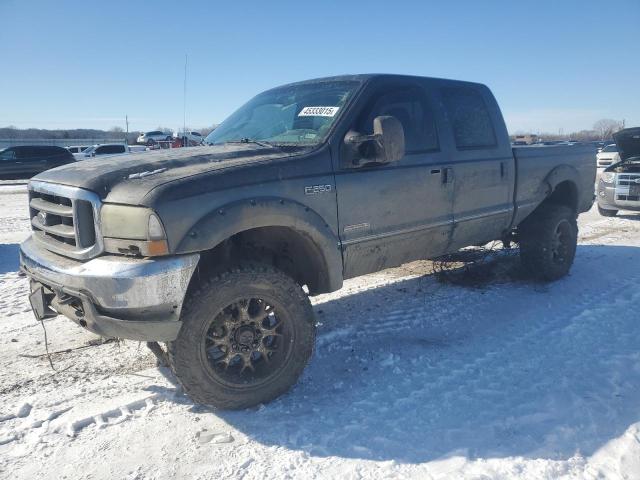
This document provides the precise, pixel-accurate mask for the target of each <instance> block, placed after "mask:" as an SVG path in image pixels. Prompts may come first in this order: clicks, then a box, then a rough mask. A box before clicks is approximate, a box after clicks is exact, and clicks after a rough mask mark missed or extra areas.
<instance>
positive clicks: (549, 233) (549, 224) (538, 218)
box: [518, 204, 578, 281]
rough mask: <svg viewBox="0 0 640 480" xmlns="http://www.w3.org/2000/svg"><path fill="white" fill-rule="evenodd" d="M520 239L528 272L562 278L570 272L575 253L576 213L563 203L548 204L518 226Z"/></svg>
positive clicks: (542, 277)
mask: <svg viewBox="0 0 640 480" xmlns="http://www.w3.org/2000/svg"><path fill="white" fill-rule="evenodd" d="M559 232H561V233H559ZM560 237H561V238H560ZM518 240H519V242H520V258H521V260H522V265H523V267H524V268H525V271H526V272H527V274H528V275H529V276H531V277H532V278H534V279H536V280H542V281H552V280H557V279H559V278H562V277H564V276H565V275H567V274H568V273H569V270H570V269H571V265H572V264H573V259H574V257H575V253H576V246H577V243H578V224H577V221H576V214H575V212H574V211H573V210H572V209H571V208H569V207H566V206H563V205H553V204H551V205H548V206H545V207H543V208H542V209H541V210H540V211H538V212H534V213H532V214H531V215H530V216H529V217H528V218H527V219H525V221H524V222H522V224H521V225H520V226H519V227H518ZM558 243H560V247H558ZM559 248H560V249H561V250H560V251H559V250H558V249H559Z"/></svg>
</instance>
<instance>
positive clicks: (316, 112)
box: [298, 107, 340, 117]
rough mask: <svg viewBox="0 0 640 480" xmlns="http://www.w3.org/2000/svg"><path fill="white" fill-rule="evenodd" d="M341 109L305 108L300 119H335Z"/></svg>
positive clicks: (301, 111)
mask: <svg viewBox="0 0 640 480" xmlns="http://www.w3.org/2000/svg"><path fill="white" fill-rule="evenodd" d="M339 109H340V107H304V108H303V109H302V110H300V113H299V114H298V116H299V117H335V115H336V113H338V110H339Z"/></svg>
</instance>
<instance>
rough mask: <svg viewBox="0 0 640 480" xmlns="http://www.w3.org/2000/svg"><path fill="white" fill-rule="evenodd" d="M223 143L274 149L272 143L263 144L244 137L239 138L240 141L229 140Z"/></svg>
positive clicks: (274, 146)
mask: <svg viewBox="0 0 640 480" xmlns="http://www.w3.org/2000/svg"><path fill="white" fill-rule="evenodd" d="M225 143H253V144H254V145H260V146H261V147H269V148H276V145H274V144H273V143H269V142H263V141H260V140H253V139H252V138H246V137H245V138H241V139H240V140H230V141H228V142H225Z"/></svg>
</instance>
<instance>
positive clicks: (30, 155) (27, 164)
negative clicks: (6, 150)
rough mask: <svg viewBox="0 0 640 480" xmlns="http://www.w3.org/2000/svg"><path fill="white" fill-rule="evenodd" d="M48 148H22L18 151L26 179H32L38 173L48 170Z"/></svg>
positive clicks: (22, 171)
mask: <svg viewBox="0 0 640 480" xmlns="http://www.w3.org/2000/svg"><path fill="white" fill-rule="evenodd" d="M46 152H47V150H46V148H44V147H39V146H33V147H22V148H21V150H20V151H18V152H17V153H18V162H19V164H20V166H21V167H22V168H21V169H20V170H21V173H24V174H25V177H31V176H33V175H36V174H37V173H40V172H43V171H45V170H46V169H47V159H46Z"/></svg>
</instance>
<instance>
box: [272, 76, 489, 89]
mask: <svg viewBox="0 0 640 480" xmlns="http://www.w3.org/2000/svg"><path fill="white" fill-rule="evenodd" d="M377 78H388V79H395V80H405V81H411V80H434V81H439V82H447V83H449V82H450V83H460V84H463V83H464V84H468V85H481V86H484V85H482V84H481V83H477V82H468V81H465V80H452V79H448V78H437V77H422V76H418V75H400V74H396V73H360V74H355V75H337V76H333V77H320V78H312V79H309V80H302V81H299V82H292V83H288V84H285V85H280V86H278V87H274V88H280V87H289V86H294V85H307V84H313V83H325V82H346V81H355V82H360V83H364V82H366V81H369V80H372V79H377Z"/></svg>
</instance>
